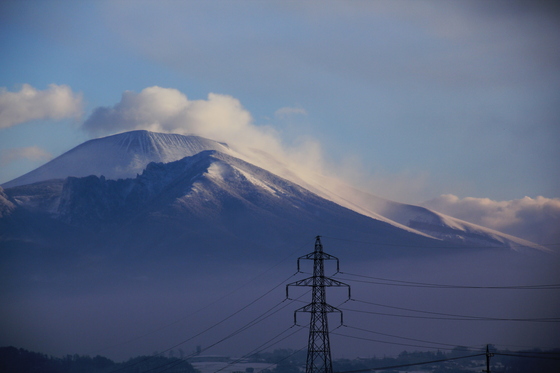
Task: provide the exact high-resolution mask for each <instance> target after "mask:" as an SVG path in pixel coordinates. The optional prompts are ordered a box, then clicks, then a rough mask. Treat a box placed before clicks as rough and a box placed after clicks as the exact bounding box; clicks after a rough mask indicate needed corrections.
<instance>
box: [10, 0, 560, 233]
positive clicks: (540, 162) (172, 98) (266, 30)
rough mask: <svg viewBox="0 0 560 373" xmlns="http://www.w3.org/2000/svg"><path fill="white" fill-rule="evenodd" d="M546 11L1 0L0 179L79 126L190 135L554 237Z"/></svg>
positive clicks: (40, 157)
mask: <svg viewBox="0 0 560 373" xmlns="http://www.w3.org/2000/svg"><path fill="white" fill-rule="evenodd" d="M559 16H560V7H559V6H557V5H553V4H552V5H551V2H547V1H493V2H487V1H469V2H464V1H446V2H441V1H398V0H397V1H350V2H342V1H340V2H332V1H326V2H325V1H321V2H317V1H308V2H300V1H268V2H258V1H235V2H231V1H205V2H200V1H158V2H156V1H125V0H120V1H119V0H118V1H87V0H85V1H79V2H67V1H51V0H47V1H33V0H27V1H10V0H4V1H2V2H1V3H0V46H1V48H2V54H1V56H0V61H1V62H0V63H1V66H2V69H1V70H0V87H1V88H0V89H1V90H0V183H2V182H7V181H9V180H11V179H13V178H15V177H18V176H20V175H22V174H24V173H26V172H28V171H30V170H32V169H34V168H36V167H38V166H40V165H41V164H43V163H45V162H46V161H48V160H50V159H52V158H54V157H56V156H58V155H60V154H62V153H63V152H65V151H67V150H70V149H71V148H73V147H74V146H76V145H79V144H80V143H82V142H84V141H86V140H88V139H91V138H95V137H99V136H105V135H109V134H113V133H118V132H122V131H126V130H130V129H137V128H143V129H151V130H156V131H163V132H179V133H195V134H199V135H203V136H207V137H211V138H214V139H216V140H220V141H228V142H229V141H231V142H235V141H242V142H245V143H249V144H252V145H255V146H258V145H257V144H259V143H260V144H261V146H262V147H265V148H266V147H267V146H266V145H264V144H271V143H273V145H274V146H275V147H278V148H281V149H282V151H283V152H284V154H292V153H293V154H298V156H300V159H305V160H312V162H311V161H309V162H308V163H309V166H310V167H312V168H313V167H316V168H317V169H320V170H321V171H324V170H328V171H329V172H330V173H331V174H335V175H337V176H340V177H342V178H344V179H345V180H350V181H351V182H352V183H353V184H354V185H356V186H358V187H359V188H361V189H363V190H366V191H369V192H371V193H373V194H375V195H378V196H381V197H385V198H389V199H392V200H396V201H399V202H405V203H413V204H424V205H425V206H427V207H430V208H436V207H437V208H438V209H439V211H441V212H444V213H448V214H451V215H454V216H458V217H461V218H463V219H466V220H469V221H472V222H474V223H478V224H482V225H486V226H489V227H491V228H496V229H498V228H499V229H501V230H503V231H506V232H508V233H512V234H513V233H517V232H518V231H520V230H525V231H527V230H528V228H527V227H528V226H530V225H531V226H532V227H533V228H532V229H533V230H531V232H532V233H531V234H532V236H533V239H534V240H536V241H537V242H539V243H550V242H558V239H559V237H558V232H556V231H557V229H556V228H555V226H557V225H555V224H556V222H558V221H560V199H559V198H560V178H559V177H558V174H559V171H560V161H559V159H560V147H558V145H557V143H558V139H560V115H559V114H560V89H559V88H560V40H559V39H560V23H559V20H560V18H559ZM267 140H271V142H267ZM504 211H505V212H504ZM533 217H537V218H534V219H533ZM538 221H549V222H550V221H552V222H553V223H552V225H553V227H546V229H545V228H542V229H545V230H546V231H544V232H541V231H535V230H534V229H535V228H534V227H537V228H536V229H541V225H539V224H538V223H537V222H538ZM521 225H522V226H523V227H524V228H523V229H517V230H516V228H515V227H519V226H521ZM508 229H509V230H508ZM535 236H536V237H535ZM525 237H527V235H526V236H525ZM551 240H552V241H551Z"/></svg>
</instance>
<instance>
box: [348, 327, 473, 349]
mask: <svg viewBox="0 0 560 373" xmlns="http://www.w3.org/2000/svg"><path fill="white" fill-rule="evenodd" d="M343 326H345V327H347V328H349V329H355V330H359V331H362V332H367V333H371V334H377V335H382V336H385V337H391V338H397V339H405V340H408V341H414V342H422V343H430V344H435V345H440V346H447V347H453V348H445V347H429V348H438V349H449V350H454V349H457V347H458V346H457V345H456V344H450V343H441V342H433V341H427V340H425V339H417V338H408V337H402V336H398V335H394V334H388V333H381V332H375V331H373V330H368V329H364V328H358V327H354V326H350V325H343ZM375 342H380V343H391V344H397V343H393V342H385V341H378V340H376V341H375ZM414 347H424V346H414ZM463 347H464V346H463Z"/></svg>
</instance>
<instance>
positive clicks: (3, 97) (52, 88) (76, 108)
mask: <svg viewBox="0 0 560 373" xmlns="http://www.w3.org/2000/svg"><path fill="white" fill-rule="evenodd" d="M81 112H82V96H81V94H77V93H74V92H72V89H71V88H70V87H68V86H66V85H56V84H51V85H49V88H47V89H45V90H44V91H40V90H37V89H36V88H33V87H32V86H31V85H29V84H24V85H23V86H22V87H21V89H20V91H19V92H9V91H8V90H7V89H6V88H5V87H2V88H0V129H2V128H8V127H12V126H15V125H17V124H20V123H25V122H29V121H32V120H37V119H63V118H70V117H77V116H79V115H80V114H81Z"/></svg>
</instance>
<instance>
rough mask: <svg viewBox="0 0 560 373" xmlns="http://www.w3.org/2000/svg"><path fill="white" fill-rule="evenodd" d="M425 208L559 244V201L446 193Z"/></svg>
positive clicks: (541, 198)
mask: <svg viewBox="0 0 560 373" xmlns="http://www.w3.org/2000/svg"><path fill="white" fill-rule="evenodd" d="M423 206H425V207H427V208H430V209H433V210H436V211H439V212H441V213H444V214H447V215H450V216H453V217H456V218H459V219H462V220H466V221H468V222H471V223H475V224H478V225H482V226H484V227H488V228H492V229H495V230H498V231H500V232H504V233H508V234H511V235H513V236H517V237H520V238H524V239H527V240H529V241H532V242H535V243H540V244H552V243H560V198H545V197H536V198H530V197H524V198H521V199H515V200H511V201H493V200H491V199H488V198H473V197H466V198H462V199H461V198H459V197H457V196H454V195H452V194H445V195H441V196H439V197H438V198H435V199H432V200H430V201H427V202H425V203H423Z"/></svg>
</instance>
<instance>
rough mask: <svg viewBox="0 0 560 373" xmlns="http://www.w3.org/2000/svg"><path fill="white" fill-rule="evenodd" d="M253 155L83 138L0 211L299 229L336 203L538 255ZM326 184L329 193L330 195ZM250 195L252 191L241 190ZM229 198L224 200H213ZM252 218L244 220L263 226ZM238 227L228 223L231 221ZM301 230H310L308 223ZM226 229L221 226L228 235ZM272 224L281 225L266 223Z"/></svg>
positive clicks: (160, 139) (142, 139)
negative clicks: (272, 167)
mask: <svg viewBox="0 0 560 373" xmlns="http://www.w3.org/2000/svg"><path fill="white" fill-rule="evenodd" d="M242 154H245V155H242ZM246 154H253V156H252V158H251V156H247V155H246ZM254 154H257V155H261V156H262V158H264V157H266V158H267V159H268V160H270V158H271V156H270V155H268V154H263V153H257V152H253V153H251V152H239V151H236V150H234V149H231V148H230V147H229V146H228V145H227V144H224V143H220V142H216V141H213V140H209V139H205V138H201V137H198V136H184V135H177V134H163V133H153V132H149V131H132V132H126V133H121V134H118V135H113V136H108V137H105V138H100V139H95V140H91V141H88V142H85V143H83V144H81V145H79V146H77V147H75V148H74V149H72V150H70V151H68V152H66V153H64V154H62V155H61V156H59V157H57V158H55V159H53V160H52V161H50V162H48V163H47V164H45V165H43V166H41V167H39V168H37V169H36V170H34V171H31V172H29V173H28V174H25V175H23V176H21V177H19V178H17V179H14V180H12V181H10V182H8V183H5V184H4V185H3V187H4V188H6V190H7V194H8V195H9V196H10V197H11V198H12V199H13V201H14V203H15V205H14V203H12V202H9V201H7V202H4V203H2V205H3V206H4V207H3V210H4V211H12V210H13V209H14V208H15V207H14V206H16V205H17V206H19V207H21V208H23V209H27V210H32V211H36V212H41V213H44V214H50V215H49V216H50V217H51V218H53V219H56V220H59V221H63V222H66V223H70V224H77V223H79V222H82V223H85V222H86V221H87V222H89V223H92V224H93V223H94V224H96V225H99V224H102V223H106V222H108V221H114V220H118V219H129V218H130V219H135V220H138V219H143V217H144V216H145V215H146V214H147V216H152V215H153V214H155V213H156V211H157V214H162V210H166V211H171V210H173V211H175V212H177V211H182V216H183V219H185V218H186V216H187V215H188V220H189V221H191V220H192V221H193V222H192V226H195V225H197V224H199V223H197V222H200V221H205V220H208V219H209V217H219V216H220V214H221V213H224V212H227V213H229V214H233V212H231V211H226V210H224V209H223V205H224V204H225V205H228V203H229V204H233V205H236V206H238V207H241V206H244V207H245V208H246V209H248V208H249V206H250V209H252V210H254V211H257V210H258V211H259V214H263V215H265V216H268V217H272V216H274V218H275V219H277V218H278V216H282V214H285V213H287V211H290V212H289V214H288V215H289V219H287V221H292V222H296V223H295V225H296V226H302V225H301V223H300V222H299V220H301V219H303V218H304V217H306V218H309V216H310V214H311V215H313V214H318V212H317V210H315V211H314V212H311V211H310V206H319V205H320V206H327V205H329V206H331V207H329V209H330V210H329V211H331V212H332V208H334V207H333V206H336V209H337V213H336V214H334V216H330V217H329V219H330V220H331V221H339V220H344V219H346V222H349V221H352V219H353V218H350V217H349V215H352V216H359V219H358V220H363V221H366V222H368V224H372V225H380V224H381V225H384V226H387V227H391V229H393V230H394V232H395V237H396V236H398V235H399V234H401V235H403V234H404V235H405V236H410V237H416V238H430V239H433V240H434V241H438V242H441V241H444V242H448V243H452V244H458V245H474V246H492V247H511V248H522V247H525V248H536V249H542V248H540V247H538V246H537V245H535V244H533V243H530V242H527V241H525V240H522V239H519V238H516V237H512V236H509V235H506V234H502V233H499V232H496V231H492V230H490V229H487V228H483V227H480V226H476V225H474V224H471V223H467V222H464V221H460V220H458V219H454V218H452V217H449V216H445V215H443V214H440V213H437V212H433V211H430V210H428V209H426V208H423V207H419V206H413V205H407V204H401V203H398V202H393V201H389V200H385V199H382V198H379V197H376V196H373V195H371V194H368V193H365V192H362V191H359V190H356V189H354V188H352V187H350V186H348V185H345V184H343V183H341V182H337V183H336V184H333V182H332V181H329V182H328V183H327V182H325V183H322V182H315V183H312V182H309V181H304V180H302V179H301V178H299V177H298V176H297V175H296V174H293V173H290V172H289V170H288V168H287V167H284V168H282V165H281V163H280V162H278V164H279V165H280V167H276V169H279V170H281V171H280V172H281V173H282V175H283V176H284V177H285V178H282V177H279V176H277V175H275V174H273V173H271V172H268V171H266V170H265V169H263V168H259V167H257V166H255V165H254V163H262V162H259V159H257V158H255V156H254ZM240 158H244V159H245V160H242V159H240ZM247 160H249V161H252V163H251V162H247ZM140 174H141V175H140ZM138 175H139V176H138ZM217 178H220V182H218V181H217V180H218V179H217ZM56 180H59V181H56ZM240 180H243V182H241V181H240ZM319 180H320V179H319ZM210 181H212V182H210ZM217 185H220V189H219V190H218V189H216V188H217ZM325 185H331V186H332V185H334V187H331V188H330V189H329V188H328V187H325ZM179 186H181V187H179ZM177 188H179V189H177ZM248 191H251V192H250V193H249V194H247V192H248ZM288 191H289V192H288ZM295 191H297V192H298V194H297V198H296V195H294V194H293V193H295ZM226 195H228V196H229V197H228V198H229V199H228V202H226V201H224V200H221V199H219V198H223V197H224V196H226ZM218 196H220V197H218ZM319 200H321V202H320V203H319V202H317V201H319ZM8 202H9V203H8ZM281 205H282V206H283V207H282V208H280V207H279V206H281ZM150 206H152V207H150ZM150 208H151V209H152V210H150ZM186 211H188V212H189V214H186ZM280 212H281V213H280ZM235 213H236V214H240V212H239V211H237V212H235ZM4 214H5V213H4ZM126 214H128V215H126ZM259 214H257V215H255V216H253V217H251V216H246V217H244V219H246V220H247V221H250V220H251V219H256V220H259V223H261V222H264V221H266V219H264V220H263V218H261V217H260V215H259ZM323 215H325V214H323ZM342 216H344V219H342V218H341V217H342ZM273 220H274V219H273ZM237 221H238V220H236V219H232V220H231V221H229V222H228V224H233V223H236V222H237ZM271 222H272V221H270V222H268V223H271ZM305 224H307V226H309V227H311V226H317V224H314V223H313V219H308V220H307V222H306V223H305ZM223 225H224V226H223V227H222V229H225V230H231V229H232V228H231V227H228V226H227V224H225V223H223ZM275 225H276V226H278V224H277V223H274V224H271V225H269V226H275ZM344 225H345V224H342V225H339V226H344ZM366 225H367V224H366ZM317 229H319V227H318V226H317ZM367 230H368V229H366V231H367ZM393 239H395V238H393ZM399 241H400V240H399ZM413 241H414V240H413Z"/></svg>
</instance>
